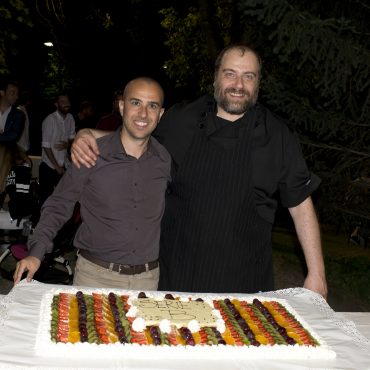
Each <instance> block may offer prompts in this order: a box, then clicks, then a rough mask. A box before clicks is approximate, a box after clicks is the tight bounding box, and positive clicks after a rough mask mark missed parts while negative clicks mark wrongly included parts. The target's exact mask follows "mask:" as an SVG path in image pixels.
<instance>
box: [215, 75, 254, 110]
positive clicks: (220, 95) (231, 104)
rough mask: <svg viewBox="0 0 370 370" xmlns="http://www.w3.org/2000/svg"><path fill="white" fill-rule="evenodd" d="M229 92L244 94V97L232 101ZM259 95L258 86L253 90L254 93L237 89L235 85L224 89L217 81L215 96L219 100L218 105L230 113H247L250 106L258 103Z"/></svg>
mask: <svg viewBox="0 0 370 370" xmlns="http://www.w3.org/2000/svg"><path fill="white" fill-rule="evenodd" d="M228 93H234V94H243V95H244V99H243V100H239V101H232V100H231V99H229V98H228V97H227V94H228ZM257 97H258V86H257V87H256V89H255V90H254V91H253V92H252V94H250V93H249V92H248V91H245V90H243V89H235V88H233V87H229V88H226V89H225V90H222V89H221V86H220V85H219V84H218V83H217V82H216V83H215V92H214V98H215V100H216V102H217V105H218V106H219V107H221V108H222V109H223V110H224V111H225V112H227V113H229V114H237V115H240V114H243V113H245V112H246V111H247V110H248V109H249V108H251V107H253V106H254V105H255V104H256V102H257Z"/></svg>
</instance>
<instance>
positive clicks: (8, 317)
mask: <svg viewBox="0 0 370 370" xmlns="http://www.w3.org/2000/svg"><path fill="white" fill-rule="evenodd" d="M51 288H61V286H60V285H51V284H41V283H38V282H36V281H33V282H31V283H28V282H26V281H25V280H24V281H22V282H21V283H19V284H18V285H17V286H16V287H15V288H13V289H12V291H11V292H10V293H9V294H8V295H6V296H4V297H2V298H1V299H0V333H1V335H0V369H31V368H32V369H43V370H45V369H54V370H56V369H97V368H100V369H101V368H104V369H202V370H207V369H227V370H233V369H248V368H253V369H281V370H283V369H284V370H288V369H292V370H293V369H294V370H296V369H358V370H361V369H370V341H369V340H368V339H366V338H365V337H364V336H363V335H362V334H361V333H360V332H359V331H358V330H357V329H356V327H355V325H354V324H353V323H352V322H351V321H348V320H346V319H345V318H344V317H343V315H342V314H339V313H335V312H334V311H333V310H332V309H331V308H330V307H329V306H328V305H327V303H326V302H325V301H324V300H323V299H322V297H321V296H319V295H318V294H315V293H313V292H311V291H308V290H306V289H303V288H294V289H284V290H279V291H275V292H268V293H261V294H260V296H261V298H263V296H266V297H272V298H274V297H275V298H281V299H286V300H287V301H288V302H289V304H290V305H291V306H292V307H293V308H294V309H295V310H296V311H297V312H298V313H299V315H300V316H302V317H303V318H305V320H306V321H307V322H308V323H309V324H310V326H311V327H312V328H313V329H314V330H315V332H317V333H318V334H319V335H320V337H322V338H323V339H324V340H325V341H326V343H327V344H328V345H329V346H330V347H331V348H332V349H333V350H334V351H335V352H336V354H337V357H336V359H333V360H320V361H319V360H289V361H288V360H278V361H277V360H271V361H269V360H256V359H247V358H246V359H243V360H240V359H239V360H236V359H232V358H229V359H226V358H225V359H223V360H221V361H220V360H219V359H218V360H214V359H204V360H203V359H194V358H188V359H185V360H184V359H181V360H173V359H171V360H164V359H156V358H150V359H145V358H144V357H140V356H138V357H137V358H127V359H123V360H122V359H120V360H119V361H117V359H111V358H106V357H105V358H98V359H96V358H94V359H86V358H85V359H72V358H69V357H64V358H60V359H58V360H56V359H53V358H49V357H41V356H36V355H35V350H34V347H35V342H36V334H37V327H38V315H39V309H40V302H41V299H42V297H43V295H44V293H45V292H47V291H49V290H50V289H51ZM225 295H227V294H225ZM233 295H234V296H236V295H235V294H233Z"/></svg>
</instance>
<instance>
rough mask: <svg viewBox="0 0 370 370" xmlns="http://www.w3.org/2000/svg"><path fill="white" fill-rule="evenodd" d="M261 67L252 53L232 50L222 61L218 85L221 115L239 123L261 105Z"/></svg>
mask: <svg viewBox="0 0 370 370" xmlns="http://www.w3.org/2000/svg"><path fill="white" fill-rule="evenodd" d="M259 79H260V64H259V61H258V58H257V56H256V55H255V54H254V53H253V52H252V51H249V50H246V51H242V50H240V49H238V48H235V49H230V50H228V51H227V52H226V53H225V54H224V55H223V57H222V60H221V64H220V67H219V69H218V71H217V73H216V76H215V81H214V84H213V86H214V89H215V92H214V97H215V99H216V102H217V115H218V116H219V117H221V118H224V119H227V120H229V121H235V120H237V119H238V118H240V117H242V116H243V115H244V113H245V112H246V111H247V110H248V109H249V108H250V107H252V106H253V105H255V104H256V102H257V97H258V88H259Z"/></svg>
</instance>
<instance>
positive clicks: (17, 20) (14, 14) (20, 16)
mask: <svg viewBox="0 0 370 370" xmlns="http://www.w3.org/2000/svg"><path fill="white" fill-rule="evenodd" d="M0 24H1V27H0V75H1V74H5V73H8V72H9V69H8V65H7V58H6V55H7V53H10V54H13V55H16V54H17V52H18V49H17V45H16V41H17V39H18V38H19V36H20V35H21V33H22V32H24V30H25V29H27V28H29V27H32V26H33V23H32V21H31V19H30V16H29V9H28V8H27V7H26V6H25V4H24V2H23V1H22V0H11V1H9V2H8V3H7V5H0Z"/></svg>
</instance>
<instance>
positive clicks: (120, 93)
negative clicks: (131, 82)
mask: <svg viewBox="0 0 370 370" xmlns="http://www.w3.org/2000/svg"><path fill="white" fill-rule="evenodd" d="M122 97H123V91H122V90H115V91H113V95H112V101H115V100H120V99H122Z"/></svg>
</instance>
